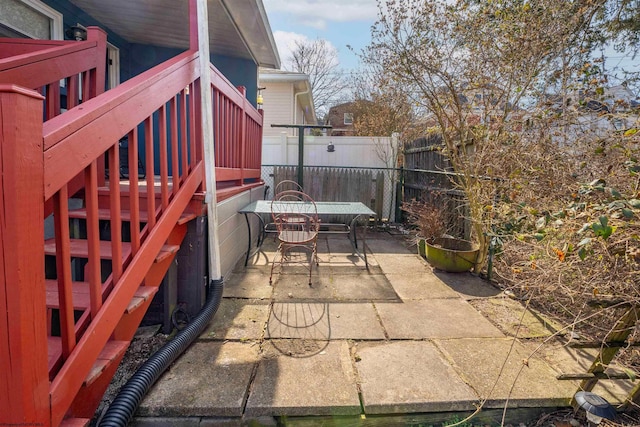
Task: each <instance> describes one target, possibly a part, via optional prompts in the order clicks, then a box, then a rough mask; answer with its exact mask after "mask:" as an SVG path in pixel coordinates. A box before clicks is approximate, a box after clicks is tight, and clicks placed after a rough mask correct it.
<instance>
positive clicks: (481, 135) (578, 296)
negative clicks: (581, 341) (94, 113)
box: [362, 0, 640, 340]
mask: <svg viewBox="0 0 640 427" xmlns="http://www.w3.org/2000/svg"><path fill="white" fill-rule="evenodd" d="M637 5H638V3H637V1H634V0H569V1H562V2H558V1H556V0H458V1H451V0H430V1H423V0H388V1H384V2H383V1H379V8H380V18H379V20H378V22H377V23H376V24H375V25H374V26H373V28H372V41H371V44H370V45H369V46H368V47H367V48H366V49H365V50H364V51H363V52H362V58H363V61H364V62H365V63H367V64H370V65H373V66H376V67H378V68H377V69H384V71H385V73H386V75H387V76H389V78H388V79H386V80H379V82H384V84H386V85H389V86H391V88H390V89H389V90H394V88H400V89H401V91H402V92H403V93H406V94H407V95H406V96H407V97H408V99H409V103H410V105H412V106H414V111H416V112H422V111H424V113H425V116H424V118H423V120H422V122H423V123H425V132H426V131H427V129H426V127H427V126H431V127H432V128H433V129H435V130H436V131H437V132H438V133H439V134H440V135H441V136H442V139H443V142H444V144H443V145H444V146H443V152H444V153H445V154H446V155H447V156H448V157H449V159H450V161H451V163H452V165H453V167H454V169H455V172H456V174H455V175H453V176H452V180H453V182H454V184H455V185H457V186H458V188H459V189H461V190H462V191H463V192H464V194H465V196H466V200H467V204H468V206H467V208H468V212H469V214H468V215H469V219H470V221H471V224H472V228H473V234H474V238H475V240H476V241H477V242H478V243H480V245H481V248H483V250H482V251H481V253H482V254H486V253H487V252H486V249H487V247H488V246H489V242H490V239H494V238H495V240H494V241H497V242H498V247H497V250H499V252H500V254H499V257H498V258H497V260H494V265H493V266H494V267H495V273H496V275H497V276H498V279H499V280H500V281H501V285H502V286H504V287H505V288H508V289H510V290H513V291H514V292H517V293H518V296H519V297H523V298H526V299H528V300H531V301H533V302H534V304H535V305H536V307H537V308H543V309H545V310H547V313H551V314H552V315H554V316H557V317H559V318H561V319H563V320H568V323H569V324H570V325H571V327H572V328H576V331H578V330H579V331H580V334H581V335H583V332H584V335H583V336H584V337H589V338H591V339H601V340H605V339H606V338H607V335H608V334H609V333H610V332H612V331H613V329H614V326H613V325H615V324H616V321H617V320H618V319H620V312H619V311H616V309H615V308H612V309H611V310H603V309H600V308H597V309H595V308H591V307H592V306H591V305H590V304H593V303H594V302H595V303H596V304H599V303H601V302H602V301H600V300H598V298H597V297H598V296H599V295H609V296H613V297H615V301H617V302H616V304H617V306H618V308H619V307H628V306H629V305H630V306H632V307H638V306H639V305H640V289H638V286H637V284H638V271H640V269H639V268H638V265H639V264H640V238H639V237H638V236H640V120H639V119H638V117H639V116H638V112H639V111H638V108H637V104H634V103H633V102H630V100H629V99H624V98H623V97H620V96H618V95H615V94H614V93H612V92H613V91H612V89H613V88H612V87H611V81H612V77H613V76H612V75H611V74H610V70H608V69H607V68H606V67H604V66H603V62H602V60H601V59H599V58H597V57H599V56H600V55H595V53H596V52H597V53H599V52H600V49H601V48H602V46H605V45H613V44H615V45H617V47H618V48H621V49H624V52H625V54H630V55H633V54H635V53H636V52H637V48H638V35H639V34H640V28H638V26H637V20H636V21H634V19H635V18H637V17H638V13H639V12H638V10H639V9H638V8H637ZM596 56H597V57H596ZM622 87H623V88H624V85H622ZM484 262H486V258H485V259H480V260H479V264H478V265H477V271H480V270H481V269H482V267H483V265H482V264H483V263H484ZM594 300H596V301H594ZM584 325H587V327H586V329H579V328H580V327H584Z"/></svg>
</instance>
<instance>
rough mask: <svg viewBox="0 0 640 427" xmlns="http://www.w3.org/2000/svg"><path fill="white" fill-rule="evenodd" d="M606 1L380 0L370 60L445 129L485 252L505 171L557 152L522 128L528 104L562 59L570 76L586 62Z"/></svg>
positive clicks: (365, 57) (525, 167)
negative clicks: (589, 42)
mask: <svg viewBox="0 0 640 427" xmlns="http://www.w3.org/2000/svg"><path fill="white" fill-rule="evenodd" d="M602 3H603V2H602V1H601V0H588V1H580V2H556V1H553V0H537V1H523V0H494V1H476V0H467V1H465V0H460V1H457V2H451V1H445V0H434V1H429V2H424V1H420V0H408V1H399V0H390V1H386V2H384V4H382V2H379V7H380V19H379V20H378V22H376V24H375V25H374V26H373V27H372V42H371V44H370V45H369V46H368V47H367V49H365V51H364V52H363V60H364V62H365V63H367V64H370V65H373V64H376V65H377V66H379V67H384V69H385V73H386V74H387V75H388V76H389V78H388V79H387V82H388V84H389V85H391V86H393V87H399V88H402V91H403V92H404V93H406V94H408V97H409V100H410V104H411V105H415V106H416V108H417V109H422V110H424V111H425V112H426V115H427V117H426V119H427V120H425V122H427V123H429V122H430V123H433V124H435V125H436V127H437V128H438V129H439V132H441V134H442V137H443V141H444V146H445V150H446V154H447V155H448V156H449V158H450V160H451V162H452V164H453V166H454V168H455V170H456V172H457V175H455V176H454V178H453V180H454V182H455V185H457V186H458V187H459V188H460V189H461V190H463V191H464V193H465V195H466V198H467V200H468V212H469V218H470V220H471V224H472V229H473V232H474V233H473V234H474V236H473V237H474V239H475V240H476V241H477V242H478V243H479V244H480V246H481V254H486V253H487V251H486V249H487V248H488V245H489V239H490V238H489V236H490V233H491V230H492V229H493V226H494V224H493V218H494V217H493V215H492V214H491V209H490V208H491V206H492V205H493V202H494V199H495V198H496V196H497V195H499V194H504V193H505V191H506V190H508V188H507V187H508V185H510V184H507V183H506V181H504V179H503V178H504V177H506V176H511V175H514V174H520V176H523V175H526V171H528V170H530V165H531V164H532V163H531V161H534V160H535V163H533V164H536V165H539V164H540V163H545V162H547V161H548V160H549V159H548V157H549V154H550V153H552V151H549V150H547V149H542V150H541V149H540V148H541V147H542V144H536V145H535V146H534V145H533V144H531V140H530V139H527V138H522V137H521V134H517V133H516V132H513V130H512V129H513V127H514V125H516V123H517V121H518V117H521V116H522V114H521V111H522V110H521V109H522V108H524V106H525V105H527V104H529V105H527V106H528V107H529V108H530V107H531V105H530V104H531V103H532V102H534V101H535V100H540V99H542V98H543V96H542V95H543V92H544V90H545V88H546V86H547V85H548V82H549V81H550V79H551V77H552V76H553V75H554V73H555V72H556V71H557V70H558V61H560V60H561V59H562V60H564V61H565V69H564V71H565V75H566V73H567V72H568V71H569V70H573V67H575V66H576V64H584V63H585V60H584V58H585V56H586V55H587V53H586V52H587V51H586V50H584V44H583V43H582V42H583V40H585V39H586V38H587V37H588V36H589V33H588V30H589V29H590V26H591V23H592V21H593V20H594V16H595V14H596V12H598V11H599V10H600V9H599V8H600V7H601V6H602ZM567 64H568V65H567ZM523 154H526V155H525V156H523ZM525 159H526V160H525ZM525 161H526V163H523V162H525ZM484 261H485V259H484V258H481V259H480V260H479V263H478V268H482V266H483V264H484Z"/></svg>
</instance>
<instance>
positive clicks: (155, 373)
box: [98, 279, 223, 427]
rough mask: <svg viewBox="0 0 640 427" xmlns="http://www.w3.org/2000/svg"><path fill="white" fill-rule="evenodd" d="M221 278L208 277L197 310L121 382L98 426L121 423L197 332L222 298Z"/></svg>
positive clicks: (124, 421) (110, 426)
mask: <svg viewBox="0 0 640 427" xmlns="http://www.w3.org/2000/svg"><path fill="white" fill-rule="evenodd" d="M222 288H223V281H222V279H219V280H212V281H211V283H210V285H209V295H208V298H207V301H206V302H205V304H204V306H203V307H202V310H200V313H198V315H197V316H196V317H195V318H194V319H193V320H192V321H191V323H189V324H188V325H187V326H186V327H185V328H184V329H183V330H181V331H180V332H178V334H177V335H176V336H175V338H174V339H172V340H171V341H169V342H168V343H166V344H165V345H164V346H162V347H161V348H160V349H159V350H158V351H156V352H155V353H154V354H153V355H152V356H151V357H150V358H149V359H147V361H146V362H144V363H143V364H142V366H140V368H139V369H138V370H137V371H136V372H135V373H134V374H133V376H131V378H129V381H127V383H126V384H125V385H124V386H122V388H121V389H120V392H118V395H117V396H116V398H115V399H114V400H113V402H112V403H111V405H110V406H109V408H108V409H107V411H106V412H105V414H104V416H103V417H102V420H100V422H99V423H98V425H99V426H100V427H113V426H119V427H125V426H126V425H127V424H129V422H130V421H131V419H132V418H133V415H134V413H135V411H136V409H138V406H139V405H140V402H141V401H142V399H143V398H144V396H145V394H147V392H148V391H149V389H150V388H151V386H152V385H153V384H154V383H155V382H156V381H157V380H158V378H160V375H162V373H163V372H164V371H165V370H166V369H167V368H168V367H169V365H171V363H173V361H174V360H176V359H177V358H178V356H180V355H181V354H182V353H183V352H184V351H185V350H186V349H187V347H189V345H191V343H192V342H193V341H194V340H195V339H196V338H198V336H200V334H201V333H202V331H204V329H205V328H206V327H207V325H208V324H209V322H210V321H211V319H212V318H213V315H214V314H215V313H216V311H218V307H220V302H221V301H222Z"/></svg>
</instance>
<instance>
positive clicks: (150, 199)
mask: <svg viewBox="0 0 640 427" xmlns="http://www.w3.org/2000/svg"><path fill="white" fill-rule="evenodd" d="M144 150H145V151H144V153H145V170H146V172H145V173H146V177H147V229H148V230H151V229H152V228H153V227H154V226H155V225H156V195H155V190H156V185H155V170H154V165H153V160H154V159H153V116H149V117H147V119H146V120H145V121H144Z"/></svg>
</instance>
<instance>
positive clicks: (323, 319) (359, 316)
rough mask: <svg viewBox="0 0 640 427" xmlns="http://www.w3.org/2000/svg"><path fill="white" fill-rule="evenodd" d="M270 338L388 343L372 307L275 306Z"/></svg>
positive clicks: (268, 331) (267, 332) (338, 304)
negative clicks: (384, 340)
mask: <svg viewBox="0 0 640 427" xmlns="http://www.w3.org/2000/svg"><path fill="white" fill-rule="evenodd" d="M266 337H267V338H299V339H314V340H329V339H338V340H340V339H354V340H383V339H385V335H384V331H383V330H382V325H380V322H379V320H378V317H377V313H376V311H375V309H374V307H373V304H371V303H334V304H330V303H296V302H291V303H278V302H276V303H274V304H273V309H272V312H271V316H270V317H269V322H268V324H267V331H266Z"/></svg>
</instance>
